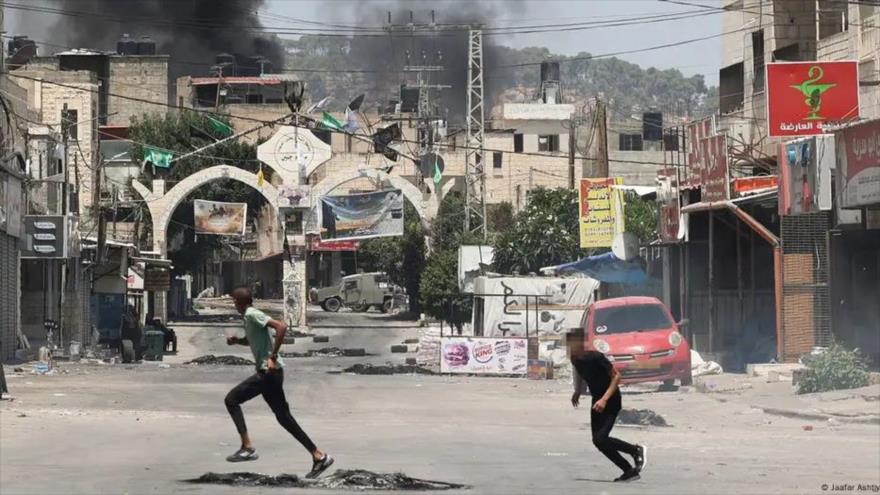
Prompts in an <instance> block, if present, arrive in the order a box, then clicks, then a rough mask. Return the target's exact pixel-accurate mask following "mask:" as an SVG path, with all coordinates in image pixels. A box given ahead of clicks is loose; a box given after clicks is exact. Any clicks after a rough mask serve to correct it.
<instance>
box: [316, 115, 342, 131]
mask: <svg viewBox="0 0 880 495" xmlns="http://www.w3.org/2000/svg"><path fill="white" fill-rule="evenodd" d="M321 125H322V126H324V127H326V128H327V129H332V130H334V131H340V132H345V125H344V124H343V123H342V122H340V121H338V120H336V118H335V117H334V116H332V115H330V114H329V113H327V112H321Z"/></svg>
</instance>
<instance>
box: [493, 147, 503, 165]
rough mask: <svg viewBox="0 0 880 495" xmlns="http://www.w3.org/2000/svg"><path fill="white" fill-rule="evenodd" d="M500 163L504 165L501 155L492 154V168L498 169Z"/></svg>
mask: <svg viewBox="0 0 880 495" xmlns="http://www.w3.org/2000/svg"><path fill="white" fill-rule="evenodd" d="M502 163H504V155H503V153H501V152H498V151H496V152H494V153H492V168H494V169H500V168H501V164H502Z"/></svg>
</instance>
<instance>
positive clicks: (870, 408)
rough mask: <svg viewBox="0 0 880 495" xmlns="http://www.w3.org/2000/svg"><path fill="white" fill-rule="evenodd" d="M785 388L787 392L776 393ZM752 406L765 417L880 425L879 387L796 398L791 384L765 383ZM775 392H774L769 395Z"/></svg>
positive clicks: (805, 395)
mask: <svg viewBox="0 0 880 495" xmlns="http://www.w3.org/2000/svg"><path fill="white" fill-rule="evenodd" d="M782 388H786V389H788V390H785V391H784V390H777V389H782ZM766 392H771V393H762V394H760V395H758V396H756V397H754V399H753V400H752V402H751V404H752V407H755V408H758V409H762V410H763V411H764V412H765V413H767V414H775V415H779V416H787V417H791V418H801V419H812V420H820V421H839V422H842V423H865V424H880V385H870V386H867V387H862V388H856V389H850V390H836V391H833V392H821V393H816V394H804V395H796V394H795V391H794V389H793V387H791V385H790V384H785V383H782V384H776V383H774V384H767V390H766ZM772 392H776V393H772Z"/></svg>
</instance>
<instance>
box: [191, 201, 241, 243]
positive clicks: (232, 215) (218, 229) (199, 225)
mask: <svg viewBox="0 0 880 495" xmlns="http://www.w3.org/2000/svg"><path fill="white" fill-rule="evenodd" d="M193 216H194V218H195V230H196V234H211V235H244V229H245V226H246V224H247V203H223V202H220V201H204V200H201V199H197V200H195V202H194V203H193Z"/></svg>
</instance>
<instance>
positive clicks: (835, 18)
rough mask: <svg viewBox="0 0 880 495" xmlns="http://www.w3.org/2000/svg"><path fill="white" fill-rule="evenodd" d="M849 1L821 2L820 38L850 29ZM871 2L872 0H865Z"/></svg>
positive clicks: (830, 0)
mask: <svg viewBox="0 0 880 495" xmlns="http://www.w3.org/2000/svg"><path fill="white" fill-rule="evenodd" d="M849 3H850V2H847V1H845V0H826V1H825V2H820V8H819V39H820V40H822V39H825V38H828V37H830V36H834V35H835V34H839V33H842V32H844V31H846V30H848V29H849ZM865 3H870V2H865Z"/></svg>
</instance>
